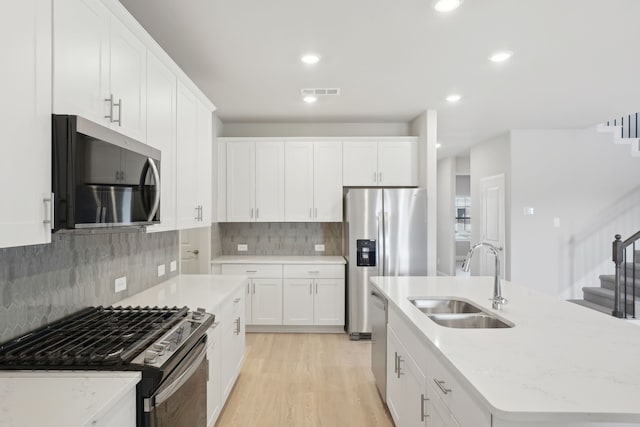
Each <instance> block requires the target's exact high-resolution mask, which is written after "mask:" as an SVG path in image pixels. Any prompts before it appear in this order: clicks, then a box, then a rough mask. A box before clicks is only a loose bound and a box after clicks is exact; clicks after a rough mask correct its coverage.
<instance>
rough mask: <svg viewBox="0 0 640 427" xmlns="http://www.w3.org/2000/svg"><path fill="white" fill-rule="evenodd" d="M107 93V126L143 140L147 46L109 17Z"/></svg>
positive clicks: (144, 138) (144, 129)
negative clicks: (111, 117)
mask: <svg viewBox="0 0 640 427" xmlns="http://www.w3.org/2000/svg"><path fill="white" fill-rule="evenodd" d="M110 52H111V62H110V73H109V76H110V86H111V89H110V94H113V97H114V101H113V102H114V103H119V106H118V107H114V109H113V115H114V119H115V117H117V120H118V122H117V123H116V122H112V123H111V128H112V129H114V130H116V131H118V132H121V133H123V134H125V135H127V136H130V137H131V138H134V139H137V140H138V141H141V142H146V140H147V135H146V123H145V122H146V111H147V108H146V105H147V94H146V92H147V85H146V77H147V71H146V66H147V48H146V47H145V46H144V44H143V43H142V42H141V41H140V40H138V39H137V38H136V37H135V36H134V35H133V34H132V33H131V32H130V31H129V30H128V29H127V28H126V27H125V26H124V25H123V24H122V23H121V22H120V21H118V20H117V19H116V18H111V50H110Z"/></svg>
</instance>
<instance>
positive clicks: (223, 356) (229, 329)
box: [207, 286, 245, 427]
mask: <svg viewBox="0 0 640 427" xmlns="http://www.w3.org/2000/svg"><path fill="white" fill-rule="evenodd" d="M244 296H245V287H244V286H243V287H242V288H240V289H238V290H237V291H236V292H235V293H234V294H233V295H232V296H231V297H230V298H229V299H227V300H226V302H224V303H222V304H221V305H220V306H219V307H218V308H217V309H216V310H215V311H216V322H215V323H214V325H213V326H212V327H211V328H210V329H209V331H208V332H207V340H208V343H207V344H208V347H207V359H208V360H209V379H208V381H207V426H208V427H212V426H213V425H214V424H215V422H216V420H217V419H218V416H219V415H220V412H221V411H222V408H223V407H224V404H225V402H226V401H227V398H228V397H229V394H230V393H231V390H232V389H233V385H234V384H235V382H236V379H237V378H238V374H239V373H240V369H241V368H242V363H243V362H244V349H245V326H244Z"/></svg>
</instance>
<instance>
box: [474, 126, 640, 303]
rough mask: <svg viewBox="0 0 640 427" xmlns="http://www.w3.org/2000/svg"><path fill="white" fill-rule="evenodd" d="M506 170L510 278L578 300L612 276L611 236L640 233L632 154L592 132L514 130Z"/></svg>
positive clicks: (637, 166)
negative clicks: (603, 276)
mask: <svg viewBox="0 0 640 427" xmlns="http://www.w3.org/2000/svg"><path fill="white" fill-rule="evenodd" d="M473 164H474V159H473V158H472V179H474V178H475V176H474V175H473V174H474V171H473ZM511 171H512V174H511V192H510V193H511V219H512V221H511V239H510V240H511V279H512V280H513V281H515V282H518V283H522V284H524V285H527V286H529V287H532V288H535V289H537V290H540V291H543V292H547V293H550V294H553V295H557V296H560V297H562V298H582V291H581V288H582V286H589V285H591V286H599V281H598V275H599V274H613V263H612V262H611V241H612V240H613V236H614V235H615V234H616V233H620V234H622V236H623V238H624V237H628V236H629V235H630V234H632V233H634V232H636V231H638V230H640V158H633V157H631V156H630V154H629V146H626V145H623V146H620V145H618V146H616V145H614V144H613V141H612V138H611V136H610V135H606V134H599V133H597V132H596V131H595V130H514V131H512V132H511ZM525 207H533V208H534V212H535V214H534V215H527V216H525V215H524V208H525ZM554 218H557V219H558V221H559V226H558V227H556V226H554Z"/></svg>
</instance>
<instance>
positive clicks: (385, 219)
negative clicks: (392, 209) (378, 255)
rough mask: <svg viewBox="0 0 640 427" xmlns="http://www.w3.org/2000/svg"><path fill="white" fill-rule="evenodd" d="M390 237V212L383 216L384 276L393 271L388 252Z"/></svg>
mask: <svg viewBox="0 0 640 427" xmlns="http://www.w3.org/2000/svg"><path fill="white" fill-rule="evenodd" d="M388 236H389V212H384V213H383V214H382V238H383V242H382V275H383V276H387V275H388V274H389V271H390V270H391V268H390V267H391V266H390V265H389V256H388V255H389V254H388V251H387V238H388Z"/></svg>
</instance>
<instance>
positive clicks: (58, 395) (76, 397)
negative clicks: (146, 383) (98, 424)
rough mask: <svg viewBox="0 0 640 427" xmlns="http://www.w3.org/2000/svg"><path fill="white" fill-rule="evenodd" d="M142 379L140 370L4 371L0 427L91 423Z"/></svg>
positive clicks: (59, 426)
mask: <svg viewBox="0 0 640 427" xmlns="http://www.w3.org/2000/svg"><path fill="white" fill-rule="evenodd" d="M140 379H141V374H140V372H95V371H89V372H80V371H55V372H53V371H39V372H33V371H0V426H2V427H34V426H47V427H69V426H85V425H90V423H91V422H92V421H93V420H97V419H99V418H100V417H102V416H103V415H104V414H105V413H107V412H109V411H110V410H111V409H112V407H113V405H114V404H115V403H117V402H118V400H119V399H121V398H122V397H123V396H124V395H125V394H126V393H127V392H129V391H131V389H133V388H135V386H136V384H138V382H139V381H140Z"/></svg>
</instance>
